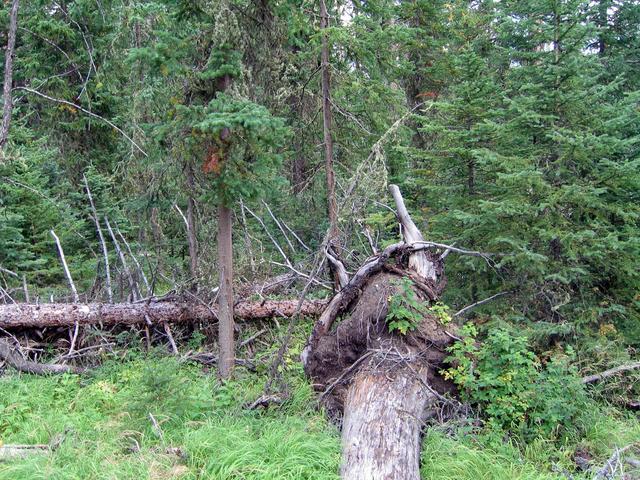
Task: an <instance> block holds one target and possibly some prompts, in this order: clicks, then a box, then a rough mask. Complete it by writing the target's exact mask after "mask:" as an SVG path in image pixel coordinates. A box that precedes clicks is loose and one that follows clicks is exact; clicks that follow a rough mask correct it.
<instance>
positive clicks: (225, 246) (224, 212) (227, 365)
mask: <svg viewBox="0 0 640 480" xmlns="http://www.w3.org/2000/svg"><path fill="white" fill-rule="evenodd" d="M231 229H232V219H231V209H230V208H229V207H227V206H225V205H224V204H223V203H220V205H219V207H218V260H219V262H220V265H219V268H220V296H219V297H218V298H219V301H218V307H219V315H218V316H219V322H218V344H219V346H220V361H219V362H218V374H219V375H220V378H223V379H226V378H230V377H231V374H232V373H233V365H234V363H235V362H234V345H233V326H234V322H233V246H232V242H231V231H232V230H231Z"/></svg>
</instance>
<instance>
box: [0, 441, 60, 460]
mask: <svg viewBox="0 0 640 480" xmlns="http://www.w3.org/2000/svg"><path fill="white" fill-rule="evenodd" d="M50 451H51V449H50V448H49V445H2V446H0V462H1V461H3V460H12V459H16V458H25V457H28V456H30V455H38V454H39V455H42V454H46V453H49V452H50Z"/></svg>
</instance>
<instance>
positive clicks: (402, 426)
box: [340, 368, 435, 480]
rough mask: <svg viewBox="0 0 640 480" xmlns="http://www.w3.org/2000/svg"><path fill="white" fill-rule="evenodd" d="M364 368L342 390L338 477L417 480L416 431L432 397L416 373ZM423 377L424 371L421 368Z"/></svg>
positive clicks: (432, 399)
mask: <svg viewBox="0 0 640 480" xmlns="http://www.w3.org/2000/svg"><path fill="white" fill-rule="evenodd" d="M385 373H386V372H383V373H377V374H376V373H373V372H363V373H360V374H359V375H357V376H356V377H355V379H354V380H353V384H352V385H351V388H350V389H349V392H348V394H347V399H346V402H345V405H344V419H343V423H342V467H341V472H340V473H341V476H342V478H345V479H349V480H377V479H380V480H386V479H394V480H398V479H405V480H419V479H420V432H421V430H422V425H423V421H424V417H425V412H426V411H427V407H428V406H429V404H430V403H432V402H434V401H435V395H434V394H433V393H431V392H430V391H429V390H428V389H427V388H426V386H425V384H424V383H423V382H420V380H419V379H418V378H417V376H416V374H415V372H413V371H411V370H409V369H407V368H403V369H401V371H397V372H395V373H394V375H393V376H388V375H386V374H385ZM420 373H421V374H422V375H423V376H424V377H425V378H426V376H427V372H426V371H423V372H420Z"/></svg>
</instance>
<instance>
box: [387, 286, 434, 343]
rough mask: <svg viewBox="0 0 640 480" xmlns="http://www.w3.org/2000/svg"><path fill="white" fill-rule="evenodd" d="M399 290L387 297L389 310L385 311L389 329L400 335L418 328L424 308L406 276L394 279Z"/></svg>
mask: <svg viewBox="0 0 640 480" xmlns="http://www.w3.org/2000/svg"><path fill="white" fill-rule="evenodd" d="M394 284H395V285H396V286H397V287H398V289H399V292H398V293H396V294H394V295H391V296H390V297H389V299H388V300H389V312H388V313H387V318H386V322H387V326H388V327H389V331H390V332H393V331H394V330H397V331H398V332H400V334H402V335H406V334H407V332H408V331H412V330H415V329H416V328H418V325H419V324H420V321H421V320H422V318H423V316H424V313H425V308H424V306H423V305H422V303H420V300H418V297H416V294H415V292H414V291H413V289H412V288H411V287H412V285H413V282H411V280H409V279H408V278H406V277H403V278H402V279H400V280H398V281H395V282H394Z"/></svg>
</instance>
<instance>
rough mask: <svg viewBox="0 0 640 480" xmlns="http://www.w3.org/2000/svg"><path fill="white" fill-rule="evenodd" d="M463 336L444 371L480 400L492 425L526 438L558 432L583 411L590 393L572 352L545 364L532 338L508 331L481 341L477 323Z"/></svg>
mask: <svg viewBox="0 0 640 480" xmlns="http://www.w3.org/2000/svg"><path fill="white" fill-rule="evenodd" d="M463 334H464V340H463V341H462V342H457V343H456V344H455V345H453V346H452V347H451V348H450V352H451V356H450V357H449V361H451V362H452V364H453V366H452V367H451V368H449V369H448V370H446V371H445V372H444V375H445V377H446V378H448V379H451V380H453V381H454V382H455V383H456V384H457V385H458V386H459V387H460V390H461V394H462V396H463V398H464V399H465V400H467V401H471V402H473V403H476V404H478V405H479V407H480V408H481V410H482V412H483V413H484V414H485V415H486V416H487V417H488V418H489V422H490V424H491V425H495V426H498V427H500V428H504V429H508V430H511V431H514V432H516V433H519V434H523V435H524V436H527V437H533V436H540V435H543V436H556V435H557V434H559V433H561V431H562V430H563V429H566V428H567V427H569V426H570V424H571V423H572V422H573V421H574V420H575V419H576V417H577V416H578V414H579V413H580V410H581V406H582V404H583V403H584V401H585V398H586V397H585V393H584V389H583V386H582V383H581V382H580V378H579V377H578V375H577V372H576V370H575V367H572V366H570V364H569V357H570V356H571V355H572V353H573V352H572V351H571V350H570V349H568V351H567V355H556V356H554V357H552V358H551V359H550V360H549V361H547V362H546V363H545V364H544V365H543V363H542V362H541V361H540V359H539V358H538V357H537V356H536V355H535V354H534V353H533V352H532V351H531V350H530V349H529V345H528V342H527V339H526V338H525V337H523V336H518V335H513V334H511V333H510V332H509V331H507V330H505V329H498V330H494V331H492V332H490V333H489V334H488V336H487V338H486V339H485V340H484V341H483V342H482V344H478V342H477V340H476V336H477V332H476V329H475V327H473V326H472V325H467V326H465V327H464V328H463Z"/></svg>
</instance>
